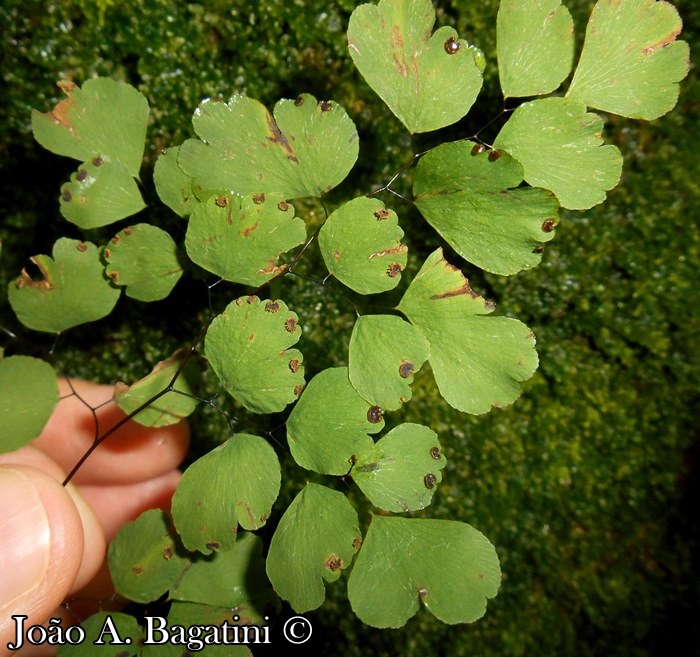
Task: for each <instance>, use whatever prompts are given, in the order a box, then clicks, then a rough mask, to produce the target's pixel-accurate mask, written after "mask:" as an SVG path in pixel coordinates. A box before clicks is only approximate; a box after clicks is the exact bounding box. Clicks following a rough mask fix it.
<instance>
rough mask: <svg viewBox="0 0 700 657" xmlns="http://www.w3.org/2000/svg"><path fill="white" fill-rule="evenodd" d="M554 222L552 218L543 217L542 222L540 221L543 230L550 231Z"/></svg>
mask: <svg viewBox="0 0 700 657" xmlns="http://www.w3.org/2000/svg"><path fill="white" fill-rule="evenodd" d="M556 223H557V222H556V221H555V220H554V219H545V220H544V222H542V230H543V232H545V233H551V232H552V231H553V230H554V226H555V225H556Z"/></svg>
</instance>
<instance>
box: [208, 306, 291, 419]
mask: <svg viewBox="0 0 700 657" xmlns="http://www.w3.org/2000/svg"><path fill="white" fill-rule="evenodd" d="M300 337H301V327H300V326H299V322H298V317H297V315H296V313H293V312H291V311H290V310H289V308H287V305H286V304H285V303H284V302H283V301H260V299H258V297H254V296H249V297H241V298H239V299H236V300H235V301H232V302H231V303H230V304H229V305H228V306H227V307H226V310H224V312H223V313H221V314H220V315H218V316H217V317H215V318H214V320H213V321H212V323H211V324H210V326H209V329H208V330H207V335H206V338H205V341H204V354H205V355H206V358H207V360H208V361H209V364H210V365H211V366H212V369H213V370H214V372H216V375H217V376H218V377H219V379H220V380H221V383H222V385H223V386H224V388H225V389H226V391H227V392H228V393H229V394H230V395H231V396H232V397H234V398H235V399H237V400H238V401H239V402H240V403H241V404H243V405H244V406H245V407H246V408H247V409H249V410H251V411H253V412H254V413H275V412H277V411H281V410H283V409H284V408H285V406H287V404H289V403H291V402H293V401H295V400H296V398H297V397H298V396H299V395H300V394H301V391H302V390H303V388H304V367H303V365H302V364H301V363H302V355H301V352H300V351H299V350H297V349H290V347H291V346H292V345H294V344H296V343H297V341H298V340H299V338H300Z"/></svg>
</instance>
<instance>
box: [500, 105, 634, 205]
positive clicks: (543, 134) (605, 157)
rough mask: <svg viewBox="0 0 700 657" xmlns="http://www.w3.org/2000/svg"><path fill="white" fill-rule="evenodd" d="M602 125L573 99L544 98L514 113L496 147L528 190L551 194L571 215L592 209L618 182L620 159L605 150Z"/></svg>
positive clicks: (614, 150)
mask: <svg viewBox="0 0 700 657" xmlns="http://www.w3.org/2000/svg"><path fill="white" fill-rule="evenodd" d="M602 131H603V119H602V118H601V117H599V116H598V115H597V114H592V113H587V112H586V107H585V105H584V104H583V103H581V102H579V101H577V100H573V99H570V98H542V99H539V100H533V101H532V102H529V103H524V104H523V105H521V106H520V107H518V109H516V110H515V112H513V114H512V116H511V117H510V119H508V122H507V123H506V124H505V125H504V126H503V128H502V129H501V132H500V133H499V134H498V137H496V141H495V142H494V146H495V147H496V148H503V149H504V150H506V151H508V152H509V153H510V154H511V155H512V156H513V157H514V158H516V159H517V160H518V161H519V162H520V163H521V164H522V165H523V169H524V171H525V180H526V181H527V182H528V183H530V185H533V186H536V187H544V188H545V189H550V190H552V191H553V192H554V193H555V194H556V196H557V198H558V199H559V203H561V205H562V206H563V207H565V208H569V209H571V210H584V209H587V208H591V207H593V206H594V205H597V204H598V203H602V202H603V201H604V200H605V192H606V191H608V190H610V189H612V188H613V187H614V186H615V185H616V184H617V183H618V181H619V180H620V173H621V171H622V155H621V154H620V151H619V149H618V148H617V147H616V146H612V145H603V139H602V137H601V133H602Z"/></svg>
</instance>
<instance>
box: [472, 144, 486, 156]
mask: <svg viewBox="0 0 700 657" xmlns="http://www.w3.org/2000/svg"><path fill="white" fill-rule="evenodd" d="M485 150H486V146H484V145H483V144H474V146H473V147H472V155H481V153H483V152H484V151H485Z"/></svg>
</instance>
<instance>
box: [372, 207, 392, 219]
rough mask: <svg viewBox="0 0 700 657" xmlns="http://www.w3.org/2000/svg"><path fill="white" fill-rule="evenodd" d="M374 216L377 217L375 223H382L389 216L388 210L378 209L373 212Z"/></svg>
mask: <svg viewBox="0 0 700 657" xmlns="http://www.w3.org/2000/svg"><path fill="white" fill-rule="evenodd" d="M374 216H375V217H377V221H383V220H384V219H386V218H387V217H388V216H389V210H387V209H386V208H379V210H375V211H374Z"/></svg>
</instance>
